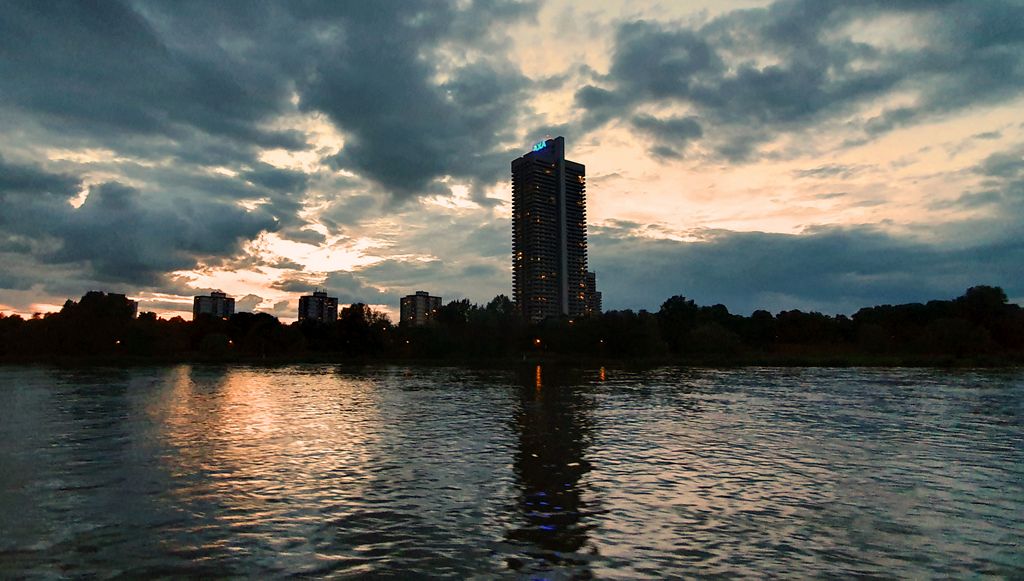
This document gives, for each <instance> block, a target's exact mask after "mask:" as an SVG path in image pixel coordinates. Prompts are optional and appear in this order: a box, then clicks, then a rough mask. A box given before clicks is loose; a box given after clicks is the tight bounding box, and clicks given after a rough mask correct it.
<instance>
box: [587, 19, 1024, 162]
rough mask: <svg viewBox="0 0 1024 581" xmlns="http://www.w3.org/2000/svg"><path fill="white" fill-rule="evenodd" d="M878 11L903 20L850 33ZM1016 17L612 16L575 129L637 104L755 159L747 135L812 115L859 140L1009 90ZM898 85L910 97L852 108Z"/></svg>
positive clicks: (1016, 58)
mask: <svg viewBox="0 0 1024 581" xmlns="http://www.w3.org/2000/svg"><path fill="white" fill-rule="evenodd" d="M886 18H902V19H904V20H903V21H902V24H901V26H902V30H899V32H898V33H896V34H898V35H902V36H903V38H900V37H896V38H882V39H881V40H879V39H877V38H875V39H865V38H863V37H862V36H859V35H858V32H860V31H864V30H872V29H876V28H877V29H878V30H880V31H882V32H884V31H885V27H884V26H882V24H884V23H885V20H884V19H886ZM1020 22H1024V6H1022V5H1020V4H1019V3H1016V2H1010V1H1001V0H992V1H990V2H972V1H959V2H899V3H895V2H891V3H890V2H858V3H842V2H821V1H820V0H779V1H777V2H775V3H773V4H772V5H770V6H768V7H766V8H759V9H752V10H738V11H734V12H728V13H726V14H724V15H722V16H720V17H718V18H716V19H713V20H711V21H709V22H706V23H704V24H702V25H699V26H687V25H684V24H680V23H664V22H652V21H645V20H638V21H632V22H624V23H622V24H620V25H619V26H618V30H617V32H616V35H615V43H614V53H613V55H612V63H611V67H610V69H609V72H608V74H607V76H606V77H604V78H603V79H602V80H601V81H600V82H599V83H598V84H597V85H595V84H591V85H586V86H583V87H581V88H580V89H579V90H577V92H576V104H577V106H579V107H582V108H584V109H585V110H586V113H585V115H584V118H585V119H587V120H589V121H590V122H591V123H590V125H586V124H585V125H586V126H587V127H588V128H596V127H599V126H600V125H601V124H602V123H604V122H607V121H608V120H610V119H613V118H616V117H621V116H623V115H627V114H629V112H630V111H632V110H636V109H639V108H642V107H645V106H647V107H649V106H672V107H676V108H679V107H682V108H685V109H688V110H689V111H690V115H691V116H694V117H697V118H699V119H700V120H701V125H702V126H703V127H704V128H705V131H704V132H703V135H694V136H692V137H694V138H699V137H702V136H703V137H705V139H706V140H708V141H709V145H710V146H711V149H712V150H713V151H715V152H717V154H718V155H719V156H721V157H724V158H726V159H729V160H733V161H744V160H749V159H753V158H756V157H759V153H758V147H759V145H761V144H763V143H766V142H768V141H771V140H773V139H775V138H777V137H778V136H779V135H781V134H787V133H799V132H802V131H805V130H807V129H808V128H809V127H812V126H814V127H818V126H820V125H821V124H823V123H833V124H835V125H836V126H843V125H844V124H845V125H847V126H851V127H854V128H859V129H855V131H854V132H855V133H856V134H858V135H857V136H856V137H851V138H850V143H851V144H853V143H856V144H862V143H864V142H865V141H866V140H869V139H872V138H876V137H878V136H881V135H883V134H885V133H887V132H890V131H892V130H894V129H896V128H899V127H904V126H909V125H913V124H916V123H920V122H923V121H926V120H929V119H933V118H935V117H936V116H937V115H941V114H945V113H947V112H950V111H957V110H961V109H965V108H968V107H972V106H976V105H981V104H990V103H999V102H1003V101H1006V100H1008V99H1013V98H1017V97H1019V96H1020V91H1021V89H1022V88H1024V67H1022V66H1021V65H1020V63H1021V62H1024V25H1020V24H1019V23H1020ZM880 23H881V24H880ZM880 34H881V33H880ZM918 40H920V41H921V42H920V44H916V42H917V41H918ZM890 41H891V42H890ZM598 85H599V86H598ZM906 95H913V96H914V97H913V99H912V101H911V102H909V103H906V104H899V105H895V106H893V105H889V106H883V108H882V110H881V112H880V113H877V114H874V115H871V116H868V117H866V118H865V117H864V116H862V113H861V112H862V111H864V110H868V109H870V108H871V107H877V106H878V105H879V104H882V105H885V103H886V102H887V101H892V100H894V99H897V98H900V97H904V96H906ZM616 110H618V113H616V112H615V111H616ZM850 119H853V120H854V121H853V123H852V125H851V123H850V121H849V120H850ZM634 128H635V129H636V130H638V131H640V132H645V131H646V130H647V128H646V127H644V126H642V125H637V124H635V123H634ZM708 128H712V129H708ZM659 146H660V147H662V148H664V147H666V146H667V144H665V143H660V144H659ZM655 153H656V154H662V155H663V154H664V153H666V151H665V150H664V149H661V150H657V149H656V150H655Z"/></svg>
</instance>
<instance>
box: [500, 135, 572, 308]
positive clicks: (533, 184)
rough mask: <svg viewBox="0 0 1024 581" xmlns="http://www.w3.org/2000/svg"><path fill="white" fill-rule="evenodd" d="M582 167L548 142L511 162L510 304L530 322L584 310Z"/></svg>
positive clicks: (558, 141)
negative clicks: (514, 305)
mask: <svg viewBox="0 0 1024 581" xmlns="http://www.w3.org/2000/svg"><path fill="white" fill-rule="evenodd" d="M586 279H587V200H586V168H585V167H584V166H583V164H581V163H576V162H574V161H569V160H567V159H565V138H563V137H556V138H554V139H547V140H545V141H541V142H540V143H538V144H536V145H534V146H533V151H531V152H529V153H527V154H526V155H523V156H522V157H520V158H518V159H516V160H514V161H513V162H512V300H513V301H515V304H516V308H517V309H519V312H520V314H521V315H522V316H523V317H524V318H526V319H527V320H529V321H533V322H536V321H542V320H544V319H545V318H547V317H558V316H569V317H577V316H582V315H584V314H585V313H586V311H587V306H586V302H587V301H586V299H587V280H586Z"/></svg>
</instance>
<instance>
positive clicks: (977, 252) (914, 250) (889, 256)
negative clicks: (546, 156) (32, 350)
mask: <svg viewBox="0 0 1024 581" xmlns="http://www.w3.org/2000/svg"><path fill="white" fill-rule="evenodd" d="M590 242H591V267H592V268H593V269H594V270H596V271H597V273H598V287H599V288H600V290H601V291H602V292H603V293H604V301H605V307H606V308H625V307H632V308H636V307H640V306H642V307H646V308H648V309H654V310H656V309H657V308H658V307H659V306H660V304H661V302H662V301H664V300H665V299H666V298H668V297H670V296H672V295H676V294H681V295H684V296H687V297H690V298H693V299H695V300H696V301H697V302H698V303H701V304H715V303H723V304H725V305H726V306H727V307H729V309H730V310H731V311H732V312H739V313H750V312H752V311H753V310H755V309H759V308H764V309H768V310H771V311H773V312H777V311H779V310H783V309H793V308H800V309H803V310H808V309H818V310H822V311H828V312H834V313H839V312H842V313H847V314H849V313H852V312H854V311H855V310H856V309H857V308H859V307H862V306H871V305H876V304H884V303H902V302H913V301H923V300H929V299H934V298H951V297H954V296H958V295H959V294H961V293H962V292H963V291H964V290H965V289H966V288H967V287H969V286H972V285H976V284H991V285H999V286H1002V287H1003V288H1004V289H1005V290H1006V291H1007V293H1008V294H1009V295H1010V296H1021V295H1022V294H1024V280H1022V279H1021V277H1020V264H1021V261H1022V260H1024V237H1021V236H1019V235H1017V236H1014V237H1008V238H1004V239H1000V240H997V241H993V242H989V243H982V244H978V245H975V246H971V247H967V248H963V247H959V248H952V247H943V246H940V245H932V244H926V243H922V242H916V241H913V240H910V239H903V238H899V237H896V236H892V235H888V234H885V233H883V232H881V231H878V230H875V229H872V228H822V229H818V230H816V231H812V232H808V233H804V234H802V235H787V234H768V233H761V232H728V231H718V232H710V233H707V237H706V239H704V240H702V241H698V242H676V241H671V240H655V239H650V238H642V237H637V236H633V235H630V234H628V233H626V231H623V230H620V229H618V228H604V229H595V231H594V232H592V233H591V236H590ZM638 257H642V258H638Z"/></svg>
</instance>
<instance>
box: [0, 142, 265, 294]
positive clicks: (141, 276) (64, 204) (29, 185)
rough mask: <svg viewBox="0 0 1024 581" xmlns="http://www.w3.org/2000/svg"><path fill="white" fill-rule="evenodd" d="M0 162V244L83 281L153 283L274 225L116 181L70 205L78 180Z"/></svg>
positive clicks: (232, 249)
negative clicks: (72, 271)
mask: <svg viewBox="0 0 1024 581" xmlns="http://www.w3.org/2000/svg"><path fill="white" fill-rule="evenodd" d="M0 163H2V164H3V166H2V169H3V170H4V171H3V172H2V173H3V175H4V176H5V177H4V178H2V181H0V204H2V205H3V206H4V208H5V210H4V212H3V214H2V217H0V248H3V247H8V248H14V249H16V250H18V251H20V252H22V253H23V254H27V255H29V256H31V257H32V258H33V259H34V260H35V261H37V263H38V264H40V265H42V264H49V265H70V266H75V267H76V268H78V269H79V270H80V271H81V272H82V273H83V277H84V278H87V279H94V280H101V281H103V280H105V281H113V282H121V283H132V284H136V285H159V284H161V281H162V279H163V277H164V275H165V274H166V273H167V272H170V271H173V270H178V269H184V268H193V267H195V266H196V264H197V262H198V260H200V259H201V258H204V257H208V256H223V255H226V254H233V253H236V252H238V251H239V247H240V243H241V241H243V240H247V239H250V238H252V237H254V236H256V235H257V234H258V233H260V232H262V231H266V230H273V229H275V228H276V223H275V221H274V220H273V219H272V218H271V217H270V216H269V215H267V214H265V213H262V212H259V211H256V212H247V211H245V210H243V209H242V208H240V207H237V206H233V205H229V204H224V203H222V202H218V201H214V200H176V201H175V203H173V204H168V203H166V202H165V201H162V200H161V199H160V197H159V196H158V195H156V196H154V195H144V194H143V192H141V191H140V190H137V189H135V188H132V187H128V186H125V185H123V184H120V183H117V182H108V183H104V184H100V185H95V186H91V187H90V188H89V189H88V196H87V197H86V199H85V202H84V203H83V204H82V205H81V206H80V207H78V208H75V207H73V206H71V205H70V204H69V203H68V202H69V200H70V198H72V197H73V196H76V195H77V194H78V192H77V191H75V188H76V187H77V183H78V182H79V180H77V179H75V178H71V177H69V176H65V175H58V174H51V173H48V172H45V171H43V170H41V169H39V168H37V167H34V166H20V165H12V164H8V163H6V162H0Z"/></svg>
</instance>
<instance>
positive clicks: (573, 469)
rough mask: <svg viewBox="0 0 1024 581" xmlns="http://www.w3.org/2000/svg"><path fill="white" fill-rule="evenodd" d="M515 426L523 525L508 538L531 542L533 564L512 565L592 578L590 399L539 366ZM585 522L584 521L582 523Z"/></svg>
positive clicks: (526, 386) (527, 550)
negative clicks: (586, 493)
mask: <svg viewBox="0 0 1024 581" xmlns="http://www.w3.org/2000/svg"><path fill="white" fill-rule="evenodd" d="M522 379H523V380H524V381H523V383H524V385H523V387H522V389H521V399H520V406H521V407H520V409H519V411H518V413H517V414H516V419H515V424H514V425H515V427H516V430H517V431H518V432H519V434H518V435H519V448H518V450H517V451H516V454H515V459H514V461H513V469H514V470H515V473H516V479H517V481H518V484H519V486H520V489H521V493H520V499H519V510H520V513H521V514H522V518H521V521H520V522H521V524H520V526H518V527H516V528H515V529H513V530H512V531H510V532H509V534H508V538H509V539H510V540H511V541H514V542H518V543H526V546H525V547H524V552H525V553H526V554H527V555H529V556H530V557H531V559H530V560H529V561H528V562H521V561H518V560H515V561H513V562H510V564H509V566H510V567H513V568H515V569H525V570H526V571H524V572H529V573H542V572H544V571H546V570H550V569H551V568H557V569H558V570H560V571H561V572H562V573H570V574H571V577H572V578H590V575H588V573H589V571H588V570H587V565H586V560H585V559H582V558H580V555H579V553H580V552H581V551H583V550H585V546H586V544H587V530H588V528H590V527H589V526H588V525H587V524H585V523H586V521H585V520H584V519H585V517H586V515H587V513H588V512H590V511H589V510H588V509H589V507H588V506H587V505H586V503H585V502H584V501H583V500H582V498H581V497H582V493H583V491H582V487H581V485H580V479H581V478H582V477H583V475H584V474H586V473H587V472H589V471H590V463H589V462H588V461H587V459H586V457H585V453H586V447H587V442H588V441H589V440H590V434H589V432H590V427H591V417H590V410H589V403H588V402H587V399H586V397H585V396H584V395H583V394H582V393H580V392H579V391H578V390H576V389H573V386H572V385H568V384H566V382H564V381H558V380H559V379H564V378H558V377H557V376H553V375H552V370H549V369H544V370H542V369H541V367H540V366H539V365H538V366H537V367H536V368H535V369H534V370H532V372H528V373H527V374H526V375H525V376H524V377H523V378H522ZM581 521H582V522H581Z"/></svg>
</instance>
